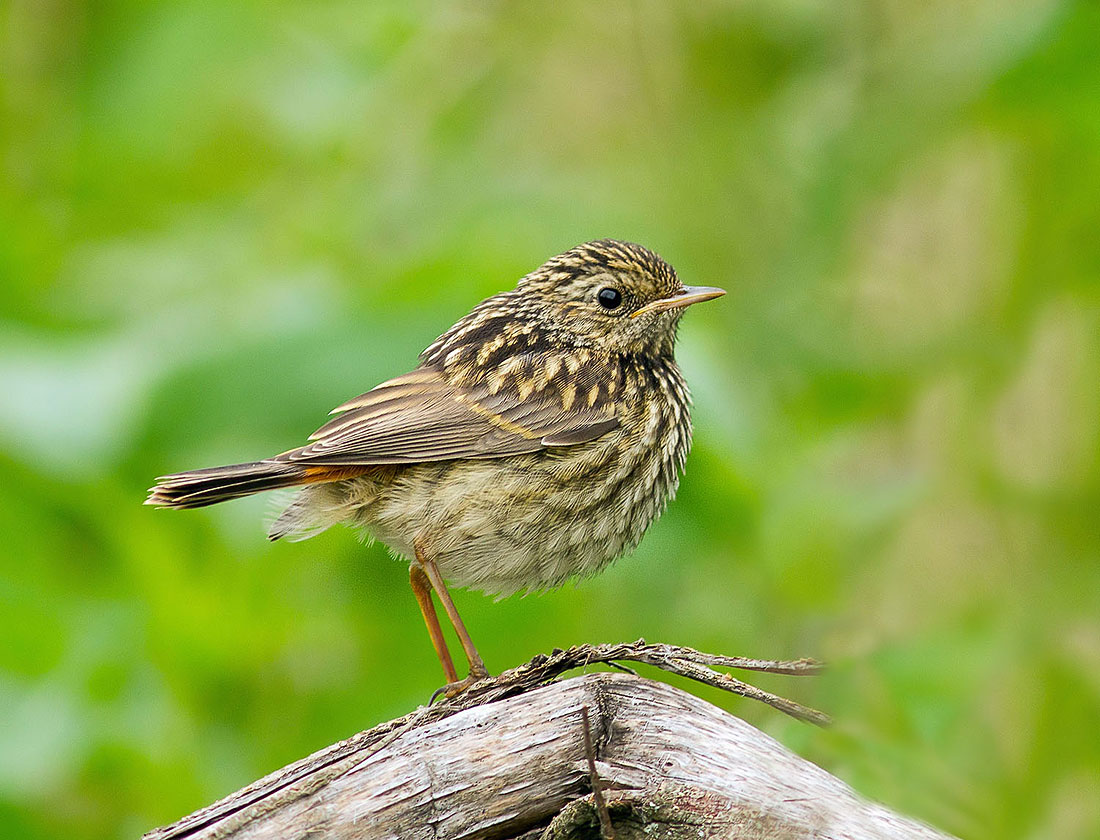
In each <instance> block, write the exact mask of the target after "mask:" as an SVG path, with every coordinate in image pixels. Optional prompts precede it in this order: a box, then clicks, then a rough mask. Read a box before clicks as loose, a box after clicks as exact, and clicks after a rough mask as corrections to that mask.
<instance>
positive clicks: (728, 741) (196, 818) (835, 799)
mask: <svg viewBox="0 0 1100 840" xmlns="http://www.w3.org/2000/svg"><path fill="white" fill-rule="evenodd" d="M438 708H439V707H430V708H424V709H420V710H417V711H416V712H413V713H412V714H410V715H407V716H406V717H404V718H401V719H399V720H396V721H390V722H389V723H386V724H382V725H381V726H380V727H376V728H375V729H373V730H369V731H368V732H364V733H360V734H359V735H357V736H355V737H354V738H351V739H349V740H348V741H344V742H342V743H340V744H336V745H333V746H332V747H329V748H328V749H325V750H322V751H320V752H318V753H316V754H314V755H313V756H310V757H309V758H306V759H303V760H302V761H300V762H297V763H295V764H293V765H290V766H289V767H286V768H284V769H283V770H280V771H278V772H277V773H273V774H272V775H270V776H268V777H267V778H265V779H262V780H260V781H259V782H257V783H255V784H254V785H251V786H249V787H248V788H245V789H244V790H242V791H239V792H238V793H236V794H233V795H232V796H229V797H227V798H226V799H224V800H222V801H221V802H219V803H216V804H214V805H212V806H210V807H209V808H207V809H204V810H203V811H199V812H197V813H196V814H193V815H191V816H190V817H186V818H184V819H183V820H181V821H180V822H178V823H176V824H175V825H172V826H168V827H166V828H162V829H158V830H157V831H154V832H151V833H150V834H148V835H146V840H170V838H190V839H193V840H197V839H198V838H204V839H205V840H212V838H234V840H245V838H249V840H260V839H261V838H263V839H264V840H266V838H281V839H282V840H285V839H286V838H306V837H309V838H334V840H344V839H345V838H356V840H374V839H375V838H378V840H381V838H410V839H411V840H416V839H417V838H431V840H445V839H447V838H453V839H454V840H458V838H462V840H476V838H518V837H524V838H534V837H540V836H542V837H546V838H567V837H577V838H580V837H594V838H599V837H600V829H599V823H598V820H597V819H596V814H595V810H594V809H593V808H592V807H591V804H590V802H591V797H590V793H591V790H592V779H591V775H590V770H589V764H588V760H587V756H586V750H585V738H584V728H583V725H582V710H583V709H586V708H587V709H588V714H589V718H590V721H591V733H592V740H593V742H594V750H595V756H594V759H595V766H596V768H597V772H598V774H599V779H600V785H601V787H602V788H603V790H604V792H605V796H606V798H607V800H608V803H609V807H610V812H611V816H612V819H613V821H614V825H615V832H616V835H617V838H618V840H624V838H629V837H634V836H639V837H641V836H645V837H649V838H670V840H671V838H679V837H689V836H690V837H695V838H710V837H723V838H763V837H777V838H790V840H794V838H811V837H813V838H850V840H864V839H865V838H866V840H870V838H898V840H903V839H904V840H918V838H920V839H921V840H944V838H945V837H946V835H943V834H941V833H939V832H936V831H934V830H932V829H931V828H928V827H926V826H923V825H921V824H919V823H917V822H915V821H913V820H910V819H907V818H905V817H902V816H899V815H897V814H894V813H892V812H891V811H889V810H887V809H886V808H883V807H881V806H879V805H875V804H873V803H870V802H867V801H866V800H864V799H862V798H861V797H859V796H858V795H856V794H855V793H854V792H853V791H852V790H851V789H850V788H849V787H847V786H846V785H845V784H844V783H843V782H841V781H840V780H839V779H837V778H835V777H834V776H831V775H830V774H828V773H826V772H825V771H824V770H822V769H820V768H819V767H816V766H815V765H813V764H811V763H810V762H808V761H805V760H803V759H801V758H799V757H798V756H796V755H794V754H793V753H792V752H790V751H789V750H787V749H786V748H785V747H783V746H782V745H780V744H779V743H778V742H776V741H775V740H773V739H772V738H770V737H768V736H767V735H765V734H763V733H762V732H760V731H759V730H757V729H755V728H753V727H752V726H750V725H749V724H747V723H745V722H744V721H741V720H739V719H738V718H735V717H733V716H732V715H730V714H728V713H726V712H724V711H722V710H720V709H718V708H716V707H714V706H712V705H710V704H708V703H706V702H704V701H702V700H700V699H699V698H697V697H695V696H693V695H691V694H688V693H686V692H684V691H681V690H679V689H677V688H674V687H672V686H669V685H666V684H664V683H659V682H654V681H651V680H646V679H642V678H640V677H636V676H632V675H628V674H611V673H597V674H588V675H586V676H582V677H577V678H574V679H570V680H566V681H564V682H558V683H553V684H551V685H548V686H545V687H542V688H538V689H536V690H533V691H530V692H527V693H522V694H519V695H515V696H511V697H507V698H505V699H501V700H497V701H495V702H490V703H485V704H483V705H478V706H474V707H472V708H467V709H464V710H461V711H456V712H452V713H450V714H446V713H445V710H444V711H443V712H440V711H438Z"/></svg>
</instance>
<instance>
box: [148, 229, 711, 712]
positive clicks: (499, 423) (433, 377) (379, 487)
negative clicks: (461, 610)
mask: <svg viewBox="0 0 1100 840" xmlns="http://www.w3.org/2000/svg"><path fill="white" fill-rule="evenodd" d="M723 294H725V291H724V290H723V289H719V288H716V287H712V286H685V285H683V283H682V282H681V281H680V279H679V278H678V277H677V274H676V271H675V270H674V269H673V268H672V266H671V265H669V264H668V263H667V262H666V261H665V260H664V259H662V258H661V257H659V256H658V255H657V254H656V253H654V252H653V251H651V250H649V249H648V248H645V247H643V246H641V245H637V244H634V243H631V242H624V241H618V240H614V239H600V240H595V241H592V242H586V243H584V244H581V245H577V246H576V247H574V248H571V249H570V250H568V251H565V252H564V253H562V254H559V255H557V256H555V257H552V258H551V259H549V260H547V261H546V262H545V263H543V264H542V265H541V266H539V267H538V268H537V269H535V270H534V271H532V272H531V273H529V274H527V275H526V276H524V277H523V278H521V279H520V280H519V282H518V283H517V284H516V287H515V288H514V289H512V290H510V291H504V292H501V293H499V294H496V295H493V296H492V297H489V298H487V299H486V300H484V301H483V302H481V303H480V304H478V305H477V306H475V307H474V308H473V310H472V311H470V313H469V314H467V315H466V316H464V317H463V318H461V319H460V320H459V321H458V322H457V323H456V324H455V325H454V326H452V327H451V328H450V329H448V330H447V331H446V332H444V333H443V334H442V335H441V336H440V337H439V338H438V339H436V340H435V341H434V342H433V343H432V344H431V345H430V346H429V347H428V348H427V349H426V350H424V352H423V353H422V354H421V355H420V357H419V364H418V365H417V366H416V367H415V368H414V369H413V370H412V371H410V372H408V373H405V374H402V375H400V376H396V377H394V378H392V379H389V380H387V381H385V382H382V383H381V384H380V385H377V386H375V387H374V388H372V389H371V390H369V391H367V392H366V393H364V394H361V395H360V396H357V397H355V398H354V399H351V400H348V401H347V402H345V403H343V404H341V405H338V406H337V407H336V408H334V409H333V410H332V411H331V412H330V414H331V415H335V416H334V417H333V418H332V419H331V420H329V421H328V422H327V423H325V424H324V425H322V426H321V427H320V428H319V429H317V431H315V432H314V433H313V434H312V435H311V436H310V437H309V438H308V441H309V442H308V443H306V444H305V445H304V446H300V447H297V448H295V449H291V450H288V451H286V452H283V453H281V454H279V455H275V456H273V457H270V458H265V459H263V460H260V461H254V462H251V463H242V464H233V465H229V466H222V467H214V468H209V469H198V470H191V471H187V472H180V473H175V474H172V475H165V476H161V477H159V478H158V479H157V480H156V482H157V483H156V485H155V486H154V487H152V488H151V489H150V491H149V496H148V498H147V499H146V502H145V503H146V504H148V505H153V506H156V507H164V508H198V507H203V506H206V505H211V504H215V503H218V502H223V501H227V500H230V499H236V498H240V497H242V496H249V495H251V494H253V493H259V492H261V491H265V490H273V489H278V488H297V492H296V495H295V496H294V497H293V498H292V499H291V500H290V501H289V505H288V506H287V507H286V509H285V510H284V511H283V512H282V513H281V514H280V515H279V516H278V517H277V518H276V519H275V520H274V522H273V524H272V525H271V528H270V531H269V534H268V537H269V538H270V539H272V540H278V539H281V538H284V537H286V538H291V539H303V538H306V537H309V536H312V535H314V534H316V533H319V532H321V531H324V530H325V529H327V528H329V527H330V526H332V525H336V524H338V523H343V524H348V525H351V526H354V527H357V528H359V529H361V530H363V531H364V532H365V533H366V535H367V537H369V538H372V539H377V540H379V541H381V542H382V543H384V544H385V545H387V546H388V547H389V548H390V549H391V551H392V552H393V553H395V554H396V555H398V556H400V557H402V558H404V559H406V560H407V561H408V562H409V582H410V585H411V587H412V591H413V594H414V596H415V598H416V601H417V604H418V605H419V607H420V611H421V613H422V616H423V618H424V622H425V624H426V626H427V629H428V634H429V636H430V638H431V641H432V645H433V647H434V648H435V652H436V655H437V656H438V658H439V661H440V664H441V665H442V667H443V671H444V675H445V677H446V679H447V684H446V686H445V687H444V688H445V689H447V693H448V695H453V694H455V693H458V692H461V691H462V690H464V689H465V688H467V687H468V686H469V685H471V684H473V683H475V682H477V681H479V680H483V679H486V678H488V677H489V671H488V669H487V668H486V666H485V663H484V660H483V659H482V657H481V655H480V654H479V653H478V651H477V648H476V647H475V645H474V643H473V640H472V639H471V637H470V634H469V632H468V630H467V629H466V626H465V624H464V623H463V621H462V618H461V617H460V616H459V614H458V610H457V609H456V608H455V605H454V601H453V599H452V597H451V595H450V592H449V590H448V587H447V581H450V583H451V585H454V586H459V587H464V588H471V589H475V590H480V591H482V592H485V593H486V594H489V595H495V596H498V597H504V596H507V595H511V594H514V593H516V592H519V591H541V590H547V589H552V588H555V587H557V586H560V585H561V584H563V583H564V582H566V581H567V580H570V579H579V578H582V577H587V576H590V575H593V574H596V573H597V572H599V571H601V570H603V569H604V568H605V567H607V566H608V565H609V564H610V563H612V562H613V561H614V560H615V559H616V558H618V557H620V556H621V555H623V554H625V553H627V552H629V551H632V550H633V549H634V548H635V547H636V546H637V545H638V543H639V541H640V540H641V538H642V535H643V534H644V533H645V531H646V529H647V528H648V527H649V525H650V524H651V523H652V522H653V521H654V520H655V519H656V518H657V517H658V516H660V514H661V513H662V512H663V511H664V509H665V508H666V506H667V504H668V502H669V501H670V500H671V499H672V497H673V496H674V495H675V493H676V490H677V487H678V485H679V481H680V477H681V475H682V473H683V470H684V465H685V461H686V458H687V455H688V450H689V449H690V447H691V438H692V426H691V418H690V407H691V397H690V394H689V391H688V388H687V384H686V382H685V380H684V377H683V374H682V373H681V371H680V368H679V367H678V366H677V364H676V361H675V358H674V347H675V342H676V334H677V327H678V325H679V322H680V319H681V316H682V315H683V313H684V310H685V309H686V308H687V307H688V306H690V305H692V304H695V303H699V302H702V301H707V300H712V299H714V298H717V297H720V296H721V295H723ZM433 593H434V595H435V597H436V598H437V599H438V601H439V603H440V605H441V607H442V608H443V611H444V612H445V613H446V615H447V618H448V620H449V621H450V623H451V625H452V627H453V629H454V631H455V634H456V636H457V638H458V641H459V643H460V645H461V647H462V650H463V653H464V654H465V658H466V660H467V664H468V666H469V669H468V675H467V676H466V677H465V678H464V679H459V675H458V672H457V670H456V668H455V665H454V661H453V659H452V658H451V654H450V651H449V649H448V646H447V643H446V641H445V638H444V635H443V630H442V627H441V624H440V621H439V618H438V615H437V613H436V609H435V603H434V601H433V597H432V595H433Z"/></svg>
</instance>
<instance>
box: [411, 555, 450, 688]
mask: <svg viewBox="0 0 1100 840" xmlns="http://www.w3.org/2000/svg"><path fill="white" fill-rule="evenodd" d="M409 584H410V585H411V586H412V591H413V595H415V596H416V603H417V604H419V605H420V613H421V615H423V616H424V623H425V624H426V625H428V635H429V636H431V637H432V647H434V648H435V653H436V656H438V657H439V661H440V663H441V664H442V665H443V673H444V674H446V675H447V682H449V683H453V682H458V672H457V671H455V664H454V662H453V661H452V660H451V652H450V651H449V650H447V642H446V640H445V639H444V638H443V628H442V627H440V626H439V616H438V615H436V613H435V604H433V603H432V583H431V581H430V580H428V576H427V575H425V574H424V570H423V569H421V568H420V567H419V566H417V565H416V564H415V563H414V564H413V565H411V566H409Z"/></svg>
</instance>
